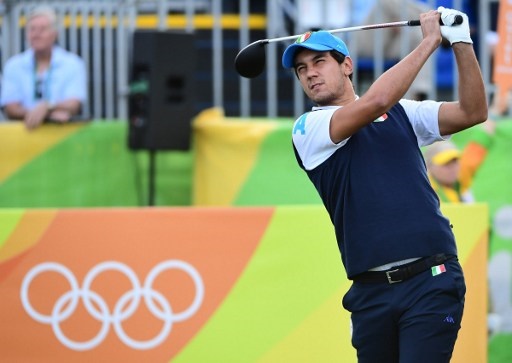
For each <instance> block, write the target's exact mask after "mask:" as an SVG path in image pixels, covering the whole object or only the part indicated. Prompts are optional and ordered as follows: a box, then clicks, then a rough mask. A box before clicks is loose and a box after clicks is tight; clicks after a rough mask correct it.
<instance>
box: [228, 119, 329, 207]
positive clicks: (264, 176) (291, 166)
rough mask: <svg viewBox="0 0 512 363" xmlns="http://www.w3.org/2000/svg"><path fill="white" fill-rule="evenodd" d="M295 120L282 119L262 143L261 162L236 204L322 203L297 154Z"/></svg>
mask: <svg viewBox="0 0 512 363" xmlns="http://www.w3.org/2000/svg"><path fill="white" fill-rule="evenodd" d="M291 130H292V122H284V121H283V122H282V124H281V125H280V126H279V127H278V128H276V130H275V132H272V133H271V134H269V136H268V137H267V138H266V139H265V140H264V142H263V144H262V145H261V149H260V152H259V158H258V161H257V163H256V165H255V167H254V169H253V170H252V171H251V173H250V175H249V177H248V179H247V181H246V183H245V184H244V185H243V186H242V188H241V190H240V192H239V194H238V196H237V198H236V200H235V202H234V205H238V206H255V205H294V204H321V203H322V202H321V200H320V197H319V196H318V194H317V192H316V189H315V188H314V186H313V184H312V183H311V182H310V181H309V179H308V177H307V175H306V173H305V172H304V171H303V170H302V169H301V168H300V167H299V165H298V164H297V161H296V160H295V155H294V153H293V147H292V139H291Z"/></svg>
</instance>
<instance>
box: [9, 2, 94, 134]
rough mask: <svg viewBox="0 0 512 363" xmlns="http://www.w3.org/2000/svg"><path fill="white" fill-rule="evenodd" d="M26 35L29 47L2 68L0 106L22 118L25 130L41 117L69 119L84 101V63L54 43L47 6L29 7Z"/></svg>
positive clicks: (54, 23) (54, 21) (12, 117)
mask: <svg viewBox="0 0 512 363" xmlns="http://www.w3.org/2000/svg"><path fill="white" fill-rule="evenodd" d="M26 36H27V42H28V44H29V45H30V47H29V49H27V50H25V51H24V52H22V53H20V54H16V55H14V56H13V57H11V58H10V59H9V60H8V61H7V62H6V64H5V67H4V71H3V76H2V85H1V92H0V106H1V107H2V109H3V112H4V113H5V116H6V117H7V118H8V119H10V120H23V121H24V123H25V125H26V127H27V128H28V129H33V128H36V127H38V126H39V125H41V124H42V123H43V121H45V120H47V121H53V122H59V123H64V122H68V121H70V120H71V118H72V117H74V116H75V115H77V114H79V113H80V111H81V108H82V106H83V104H84V103H85V102H86V100H87V81H86V80H87V77H86V67H85V63H84V62H83V60H82V59H81V58H80V57H79V56H78V55H76V54H73V53H71V52H68V51H66V50H65V49H64V48H62V47H61V46H59V45H58V44H57V43H56V41H57V16H56V14H55V12H54V10H53V9H52V8H51V7H48V6H44V5H41V6H37V7H35V8H34V9H32V11H31V12H30V13H29V14H28V16H27V23H26Z"/></svg>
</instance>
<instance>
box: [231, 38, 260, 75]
mask: <svg viewBox="0 0 512 363" xmlns="http://www.w3.org/2000/svg"><path fill="white" fill-rule="evenodd" d="M267 43H268V40H266V39H264V40H258V41H256V42H254V43H251V44H249V45H247V46H246V47H244V48H243V49H242V50H241V51H240V52H238V54H237V55H236V57H235V69H236V71H237V72H238V74H239V75H241V76H242V77H245V78H255V77H257V76H259V75H260V74H261V72H263V70H264V69H265V63H266V56H265V45H266V44H267Z"/></svg>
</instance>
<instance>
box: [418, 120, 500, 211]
mask: <svg viewBox="0 0 512 363" xmlns="http://www.w3.org/2000/svg"><path fill="white" fill-rule="evenodd" d="M494 129H495V123H494V121H492V120H490V119H489V120H487V121H486V122H485V123H483V124H482V128H481V129H480V130H479V131H478V132H477V133H475V137H474V139H473V140H471V141H470V142H469V143H468V144H467V145H466V147H465V148H464V149H463V150H462V151H461V150H460V149H459V148H458V147H457V146H456V145H455V144H454V143H453V142H452V141H449V140H445V141H438V142H435V143H433V144H431V145H429V146H428V147H427V148H426V150H425V162H426V163H427V170H428V177H429V179H430V183H431V185H432V188H434V190H435V192H436V193H437V195H438V197H439V200H440V201H441V202H448V203H470V202H474V197H473V195H472V194H471V189H470V187H471V183H472V182H473V178H474V176H475V175H476V173H477V171H478V168H479V167H480V166H481V165H482V163H483V162H484V160H485V157H486V156H487V152H488V149H489V147H490V146H491V143H492V136H493V135H494Z"/></svg>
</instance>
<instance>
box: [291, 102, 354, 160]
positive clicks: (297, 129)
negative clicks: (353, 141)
mask: <svg viewBox="0 0 512 363" xmlns="http://www.w3.org/2000/svg"><path fill="white" fill-rule="evenodd" d="M338 108H339V107H326V108H323V109H320V110H313V111H311V112H307V113H305V114H303V115H302V116H301V117H299V118H298V119H297V120H296V121H295V123H294V125H293V131H292V139H293V144H294V145H295V148H296V149H297V152H298V154H299V156H300V159H301V160H302V164H304V167H305V168H306V170H312V169H314V168H316V167H317V166H318V165H320V164H321V163H323V162H324V161H325V160H327V159H328V158H329V157H330V156H331V155H332V154H334V152H335V151H336V150H337V149H339V148H340V147H342V146H343V145H345V144H346V143H347V140H348V139H345V140H343V141H341V142H339V143H337V144H335V143H333V142H332V140H331V136H330V133H329V124H330V122H331V117H332V115H333V113H334V111H336V110H337V109H338Z"/></svg>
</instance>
